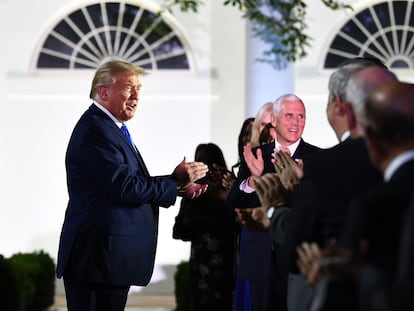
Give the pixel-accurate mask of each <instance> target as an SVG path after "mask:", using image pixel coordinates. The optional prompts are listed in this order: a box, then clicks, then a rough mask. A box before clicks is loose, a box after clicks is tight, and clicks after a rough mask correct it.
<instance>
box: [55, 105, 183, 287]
mask: <svg viewBox="0 0 414 311" xmlns="http://www.w3.org/2000/svg"><path fill="white" fill-rule="evenodd" d="M66 172H67V187H68V192H69V203H68V206H67V209H66V213H65V219H64V223H63V227H62V232H61V236H60V244H59V251H58V261H57V276H58V277H61V276H62V275H63V276H70V277H71V278H75V279H77V280H79V281H90V282H97V283H105V284H112V285H140V286H143V285H146V284H148V282H149V281H150V278H151V275H152V271H153V266H154V257H155V250H156V245H157V231H158V208H159V206H165V207H167V206H170V205H172V204H174V203H175V200H176V192H177V191H176V187H177V184H176V181H175V180H174V179H173V178H171V177H170V176H159V177H151V176H150V175H149V173H148V170H147V168H146V167H145V164H144V161H143V160H142V158H141V155H140V154H139V152H138V150H137V149H136V147H135V146H132V145H131V144H130V142H129V141H128V140H127V138H126V137H125V136H124V135H123V133H122V132H121V130H120V129H119V128H118V126H117V125H116V124H115V123H114V122H113V121H112V120H111V119H110V118H109V117H108V116H107V115H106V114H105V113H104V112H103V111H101V110H100V109H99V108H98V107H97V106H95V105H91V106H90V107H89V109H88V110H87V111H86V112H85V113H84V114H83V115H82V117H81V118H80V120H79V121H78V123H77V124H76V126H75V128H74V130H73V133H72V136H71V138H70V141H69V145H68V148H67V153H66Z"/></svg>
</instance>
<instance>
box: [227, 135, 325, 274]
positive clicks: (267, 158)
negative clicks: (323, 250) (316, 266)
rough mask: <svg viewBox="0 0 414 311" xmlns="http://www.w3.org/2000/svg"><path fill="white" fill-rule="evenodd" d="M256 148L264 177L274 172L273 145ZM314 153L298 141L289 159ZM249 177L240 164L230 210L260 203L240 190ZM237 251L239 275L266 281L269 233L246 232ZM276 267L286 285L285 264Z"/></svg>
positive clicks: (315, 149)
mask: <svg viewBox="0 0 414 311" xmlns="http://www.w3.org/2000/svg"><path fill="white" fill-rule="evenodd" d="M259 148H261V150H262V156H263V161H264V170H263V174H265V173H270V172H275V168H274V165H273V163H272V162H271V159H272V153H273V150H274V148H275V144H274V143H270V144H265V145H262V146H260V147H259ZM317 150H320V149H319V148H318V147H316V146H313V145H311V144H309V143H307V142H305V141H304V140H303V139H301V141H300V143H299V145H298V148H297V149H296V151H295V153H294V154H293V155H292V158H294V159H302V158H304V157H305V156H307V155H309V154H310V153H312V152H315V151H317ZM256 151H257V148H256V149H254V150H253V152H254V153H256ZM249 176H250V171H249V168H248V167H247V165H246V164H245V163H244V162H242V165H241V167H240V170H239V174H238V177H237V180H236V182H235V183H234V185H233V188H232V190H231V191H230V193H229V195H228V197H227V204H228V208H229V209H230V210H234V209H235V208H252V207H258V206H260V200H259V198H258V197H257V195H256V193H255V192H253V193H245V192H243V191H241V190H240V184H241V182H242V181H243V180H246V179H247V178H248V177H249ZM240 251H241V253H240V262H239V270H238V273H239V275H240V276H241V277H243V278H245V279H247V280H250V281H257V282H264V281H267V280H268V279H269V276H270V267H271V264H272V262H271V260H272V258H271V253H272V241H271V236H270V235H269V233H268V232H260V231H255V230H251V229H246V234H245V240H244V247H243V248H242V249H241V250H240ZM278 252H279V250H278V249H276V253H278ZM276 266H277V268H276V269H277V273H278V274H280V276H281V278H282V280H283V282H286V277H287V269H286V267H285V265H284V263H281V262H280V261H279V260H276Z"/></svg>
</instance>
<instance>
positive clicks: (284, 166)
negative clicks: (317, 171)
mask: <svg viewBox="0 0 414 311" xmlns="http://www.w3.org/2000/svg"><path fill="white" fill-rule="evenodd" d="M272 157H273V159H272V162H273V165H274V167H275V169H276V171H277V173H278V174H279V178H280V181H281V182H282V184H283V186H284V187H285V189H287V190H292V189H293V187H294V186H295V185H297V184H298V183H299V180H300V179H301V178H302V176H303V161H302V160H300V159H299V160H298V162H296V161H295V160H293V159H292V158H291V156H290V154H289V153H288V152H285V151H282V150H275V152H274V153H273V154H272Z"/></svg>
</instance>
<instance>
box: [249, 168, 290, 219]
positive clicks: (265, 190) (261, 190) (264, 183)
mask: <svg viewBox="0 0 414 311" xmlns="http://www.w3.org/2000/svg"><path fill="white" fill-rule="evenodd" d="M253 183H254V186H255V189H256V193H257V196H258V197H259V200H260V204H261V206H262V207H263V208H264V209H265V210H266V212H267V210H268V209H269V208H270V207H271V206H273V207H277V206H283V205H286V201H287V196H288V194H289V192H288V191H287V190H286V189H285V188H284V186H283V184H282V182H281V180H280V178H279V175H278V174H277V173H267V174H264V175H263V176H261V177H254V178H253Z"/></svg>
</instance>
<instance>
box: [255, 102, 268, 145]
mask: <svg viewBox="0 0 414 311" xmlns="http://www.w3.org/2000/svg"><path fill="white" fill-rule="evenodd" d="M271 113H273V103H272V102H267V103H266V104H264V105H263V106H262V107H260V109H259V111H258V112H257V114H256V118H255V119H254V122H253V125H252V137H251V138H250V143H251V144H252V147H257V146H260V139H259V138H260V132H261V130H260V126H261V124H262V121H263V119H264V118H265V117H266V116H267V115H269V114H271Z"/></svg>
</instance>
